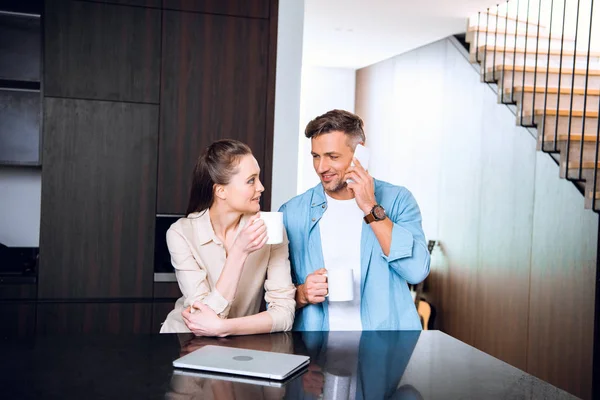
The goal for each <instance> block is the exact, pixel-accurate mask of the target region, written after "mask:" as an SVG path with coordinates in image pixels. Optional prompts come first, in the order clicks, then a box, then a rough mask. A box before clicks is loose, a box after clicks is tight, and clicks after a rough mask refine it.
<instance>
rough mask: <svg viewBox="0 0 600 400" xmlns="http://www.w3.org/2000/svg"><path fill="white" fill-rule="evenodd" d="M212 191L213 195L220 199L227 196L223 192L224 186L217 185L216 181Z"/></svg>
mask: <svg viewBox="0 0 600 400" xmlns="http://www.w3.org/2000/svg"><path fill="white" fill-rule="evenodd" d="M213 193H214V194H215V197H218V198H219V199H221V200H225V199H226V198H227V196H226V193H225V187H224V186H223V185H217V184H216V183H215V184H214V185H213Z"/></svg>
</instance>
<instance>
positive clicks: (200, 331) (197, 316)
mask: <svg viewBox="0 0 600 400" xmlns="http://www.w3.org/2000/svg"><path fill="white" fill-rule="evenodd" d="M192 307H193V308H195V310H194V313H193V314H192V313H191V312H190V311H191V308H192ZM192 307H188V308H186V309H184V310H183V312H182V313H181V315H182V317H183V322H185V324H186V325H187V327H188V329H189V330H190V331H192V333H193V334H194V335H196V336H219V337H223V336H227V334H226V332H225V323H224V321H223V320H222V319H221V318H219V316H218V315H217V313H216V312H214V311H213V309H212V308H210V307H209V306H207V305H206V304H204V303H199V302H196V303H194V305H193V306H192Z"/></svg>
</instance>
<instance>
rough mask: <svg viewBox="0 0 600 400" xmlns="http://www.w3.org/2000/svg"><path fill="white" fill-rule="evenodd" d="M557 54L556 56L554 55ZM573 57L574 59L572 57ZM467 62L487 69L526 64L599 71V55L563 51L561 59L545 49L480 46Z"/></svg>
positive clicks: (471, 52) (472, 52) (471, 53)
mask: <svg viewBox="0 0 600 400" xmlns="http://www.w3.org/2000/svg"><path fill="white" fill-rule="evenodd" d="M556 53H558V54H556ZM573 56H575V57H573ZM469 61H470V62H471V63H479V64H480V65H481V66H482V67H483V68H485V69H487V68H489V67H490V66H492V65H493V64H513V63H514V64H515V65H523V64H526V65H528V66H531V67H535V65H536V63H537V65H538V68H539V67H548V66H549V67H554V68H559V67H561V66H562V68H564V69H566V68H573V64H575V68H577V69H584V70H585V68H591V69H600V53H598V52H594V53H591V54H590V56H589V57H588V56H587V52H582V51H577V52H574V51H572V50H564V52H563V55H562V57H561V56H560V50H559V51H558V52H557V51H555V50H552V51H550V52H548V50H547V49H540V50H539V51H538V52H537V53H536V51H535V49H534V48H532V49H528V50H527V52H525V50H524V49H522V48H517V49H514V48H512V47H511V48H508V47H507V48H506V51H504V48H503V47H502V46H500V47H498V46H480V47H479V49H478V52H477V54H476V53H475V52H474V51H469Z"/></svg>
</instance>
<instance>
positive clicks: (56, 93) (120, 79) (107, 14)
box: [44, 0, 161, 104]
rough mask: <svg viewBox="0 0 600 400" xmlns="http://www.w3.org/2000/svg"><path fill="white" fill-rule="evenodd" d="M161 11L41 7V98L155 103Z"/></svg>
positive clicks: (60, 2) (59, 4) (56, 1)
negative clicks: (42, 26) (43, 38)
mask: <svg viewBox="0 0 600 400" xmlns="http://www.w3.org/2000/svg"><path fill="white" fill-rule="evenodd" d="M160 14H161V11H160V10H156V9H152V8H142V7H128V6H118V5H114V4H103V3H88V2H79V1H67V0H52V1H51V0H48V1H46V16H45V54H44V57H45V65H44V68H45V73H44V90H45V96H50V97H68V98H80V99H98V100H114V101H127V102H137V103H155V104H157V103H158V92H159V75H160V73H159V70H160Z"/></svg>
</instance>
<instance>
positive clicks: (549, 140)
mask: <svg viewBox="0 0 600 400" xmlns="http://www.w3.org/2000/svg"><path fill="white" fill-rule="evenodd" d="M581 140H582V135H581V133H575V132H573V133H571V136H570V137H569V135H567V134H566V133H559V134H558V135H557V136H556V142H555V141H554V133H553V132H550V134H547V135H542V134H541V133H538V138H537V146H536V148H537V150H541V149H542V141H543V142H544V146H543V148H544V150H545V151H551V152H555V151H558V152H560V153H564V152H565V151H566V148H567V143H569V147H570V149H571V150H573V149H576V154H575V155H574V156H575V157H577V158H579V150H580V147H581ZM596 141H597V137H596V134H588V135H584V136H583V147H584V158H587V157H589V153H590V152H591V153H594V156H595V152H596ZM572 155H573V154H572ZM594 156H592V157H594Z"/></svg>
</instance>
